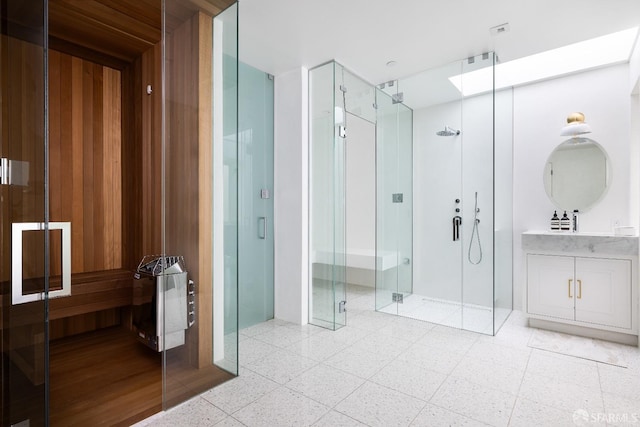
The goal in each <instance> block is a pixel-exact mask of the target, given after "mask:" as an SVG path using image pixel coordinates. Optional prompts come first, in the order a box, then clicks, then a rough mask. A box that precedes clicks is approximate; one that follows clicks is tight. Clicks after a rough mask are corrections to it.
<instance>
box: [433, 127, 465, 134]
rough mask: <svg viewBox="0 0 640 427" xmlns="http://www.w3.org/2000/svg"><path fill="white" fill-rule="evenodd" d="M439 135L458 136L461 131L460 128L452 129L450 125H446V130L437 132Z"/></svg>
mask: <svg viewBox="0 0 640 427" xmlns="http://www.w3.org/2000/svg"><path fill="white" fill-rule="evenodd" d="M436 135H438V136H456V135H460V131H459V130H458V129H452V128H450V127H449V126H445V127H444V130H441V131H438V132H436Z"/></svg>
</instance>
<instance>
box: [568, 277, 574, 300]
mask: <svg viewBox="0 0 640 427" xmlns="http://www.w3.org/2000/svg"><path fill="white" fill-rule="evenodd" d="M572 282H573V279H569V282H568V283H567V284H568V286H567V289H568V290H569V298H573V295H571V283H572Z"/></svg>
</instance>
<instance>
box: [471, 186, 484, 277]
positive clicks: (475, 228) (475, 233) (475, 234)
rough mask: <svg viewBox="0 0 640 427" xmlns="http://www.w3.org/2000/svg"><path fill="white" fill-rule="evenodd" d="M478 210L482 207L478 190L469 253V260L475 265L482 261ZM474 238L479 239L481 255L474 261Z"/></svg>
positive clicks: (480, 253)
mask: <svg viewBox="0 0 640 427" xmlns="http://www.w3.org/2000/svg"><path fill="white" fill-rule="evenodd" d="M478 212H480V209H478V192H477V191H476V205H475V208H474V209H473V216H474V218H473V230H472V231H471V241H470V242H469V254H468V258H469V262H470V263H471V264H473V265H478V264H480V262H481V261H482V244H481V243H480V231H479V230H478V224H480V220H479V219H478ZM474 239H476V240H477V241H478V252H479V256H478V260H477V261H474V260H473V259H472V258H471V249H472V248H473V240H474Z"/></svg>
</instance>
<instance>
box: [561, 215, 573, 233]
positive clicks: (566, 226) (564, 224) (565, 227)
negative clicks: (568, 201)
mask: <svg viewBox="0 0 640 427" xmlns="http://www.w3.org/2000/svg"><path fill="white" fill-rule="evenodd" d="M560 230H561V231H569V230H571V219H569V217H568V216H567V211H564V215H562V218H560Z"/></svg>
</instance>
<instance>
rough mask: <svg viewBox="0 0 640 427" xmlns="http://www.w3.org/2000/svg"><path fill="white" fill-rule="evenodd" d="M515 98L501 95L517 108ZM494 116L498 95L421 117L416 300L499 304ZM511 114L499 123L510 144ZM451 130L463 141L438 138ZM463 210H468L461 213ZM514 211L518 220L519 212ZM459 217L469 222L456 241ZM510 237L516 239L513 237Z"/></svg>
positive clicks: (419, 113)
mask: <svg viewBox="0 0 640 427" xmlns="http://www.w3.org/2000/svg"><path fill="white" fill-rule="evenodd" d="M510 94H511V92H510V91H505V92H503V93H501V94H498V95H497V96H498V97H499V98H498V99H499V101H500V103H505V102H506V103H507V104H508V107H509V108H510V106H511V99H510V98H509V97H507V96H506V95H508V96H510ZM497 104H499V103H498V102H497V103H496V105H497ZM493 111H494V103H493V96H492V95H482V96H476V97H472V98H467V99H465V100H464V101H462V102H460V101H455V102H450V103H447V104H441V105H437V106H434V107H429V108H425V109H420V110H416V111H414V145H413V153H414V159H413V167H414V217H413V224H414V230H413V231H414V241H413V250H414V275H413V279H414V293H416V294H419V295H423V296H427V297H430V298H436V299H445V300H450V301H458V302H460V301H463V302H465V303H468V304H476V305H483V306H491V305H492V298H493V295H494V293H493V266H494V263H493V248H494V245H493V238H494V234H493V231H494V228H493V226H492V224H493V206H494V203H493V191H494V190H493V185H494V182H493V156H494V152H493V131H494V129H493ZM501 111H504V110H501ZM504 116H505V117H508V120H507V121H506V122H505V121H504V120H502V119H504V118H505V117H502V116H501V117H498V118H497V119H496V126H497V129H496V130H497V131H498V132H497V134H499V135H502V134H504V133H505V132H506V133H508V138H509V139H510V137H511V117H510V114H505V115H504ZM445 125H447V126H450V127H453V128H455V129H461V130H462V132H461V134H460V135H458V136H438V135H436V132H438V131H440V130H442V129H443V128H444V126H445ZM503 129H505V131H503ZM510 166H511V158H510V156H509V158H508V159H506V160H505V161H504V164H503V163H500V164H498V165H497V167H509V168H510ZM498 188H500V186H499V187H498ZM476 192H477V193H478V209H480V212H478V219H479V220H480V223H479V224H478V232H479V235H480V245H479V242H478V235H477V234H476V235H475V236H473V242H472V233H473V231H474V230H473V226H474V220H475V216H474V209H475V194H476ZM456 199H460V203H456V202H455V200H456ZM508 199H510V198H508ZM456 208H459V209H460V212H459V213H458V212H456V211H455V209H456ZM508 209H509V212H508V214H510V210H511V206H509V207H508ZM456 215H459V216H461V217H462V227H461V230H460V231H461V238H460V240H458V241H453V224H452V222H453V217H454V216H456ZM506 216H509V215H506ZM509 228H510V224H509ZM498 231H500V230H498ZM507 238H508V239H509V240H510V233H507ZM470 246H471V260H472V261H473V262H474V263H477V265H476V264H473V263H471V262H470V261H469V247H470ZM480 249H481V250H482V259H481V260H480ZM462 284H464V285H463V286H462ZM509 299H510V296H509Z"/></svg>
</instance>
